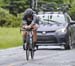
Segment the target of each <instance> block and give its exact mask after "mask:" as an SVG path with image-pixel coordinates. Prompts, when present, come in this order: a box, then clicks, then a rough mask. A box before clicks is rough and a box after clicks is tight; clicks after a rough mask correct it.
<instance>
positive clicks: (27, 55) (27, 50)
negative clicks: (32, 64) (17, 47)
mask: <svg viewBox="0 0 75 66" xmlns="http://www.w3.org/2000/svg"><path fill="white" fill-rule="evenodd" d="M29 52H30V51H29V49H26V60H29Z"/></svg>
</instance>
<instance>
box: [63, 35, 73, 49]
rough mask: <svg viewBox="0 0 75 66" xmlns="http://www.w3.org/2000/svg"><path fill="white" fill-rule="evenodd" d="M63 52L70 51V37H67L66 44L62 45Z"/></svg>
mask: <svg viewBox="0 0 75 66" xmlns="http://www.w3.org/2000/svg"><path fill="white" fill-rule="evenodd" d="M64 48H65V50H70V49H72V39H71V36H70V35H69V36H68V40H67V41H66V44H65V45H64Z"/></svg>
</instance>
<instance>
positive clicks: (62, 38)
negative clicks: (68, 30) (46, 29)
mask: <svg viewBox="0 0 75 66" xmlns="http://www.w3.org/2000/svg"><path fill="white" fill-rule="evenodd" d="M66 38H67V34H62V35H56V34H50V35H38V38H37V43H38V44H41V45H42V44H56V45H63V44H66Z"/></svg>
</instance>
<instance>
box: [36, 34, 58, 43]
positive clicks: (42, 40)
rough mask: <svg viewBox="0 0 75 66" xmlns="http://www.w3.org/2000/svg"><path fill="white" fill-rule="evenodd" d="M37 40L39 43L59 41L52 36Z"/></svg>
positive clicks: (40, 37)
mask: <svg viewBox="0 0 75 66" xmlns="http://www.w3.org/2000/svg"><path fill="white" fill-rule="evenodd" d="M37 40H38V42H50V43H57V39H56V37H54V36H53V35H50V36H38V39H37Z"/></svg>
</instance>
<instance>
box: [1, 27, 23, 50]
mask: <svg viewBox="0 0 75 66" xmlns="http://www.w3.org/2000/svg"><path fill="white" fill-rule="evenodd" d="M20 45H22V35H21V33H20V31H19V28H7V27H2V28H1V27H0V49H6V48H11V47H17V46H20Z"/></svg>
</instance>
